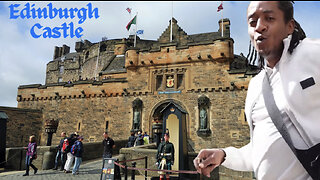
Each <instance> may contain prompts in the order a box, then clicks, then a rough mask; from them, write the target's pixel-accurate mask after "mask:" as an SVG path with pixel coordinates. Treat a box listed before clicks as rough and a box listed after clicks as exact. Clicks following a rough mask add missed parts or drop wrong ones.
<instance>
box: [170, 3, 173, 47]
mask: <svg viewBox="0 0 320 180" xmlns="http://www.w3.org/2000/svg"><path fill="white" fill-rule="evenodd" d="M172 20H173V1H172V3H171V29H170V42H172V23H173V22H172Z"/></svg>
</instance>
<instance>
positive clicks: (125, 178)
mask: <svg viewBox="0 0 320 180" xmlns="http://www.w3.org/2000/svg"><path fill="white" fill-rule="evenodd" d="M124 180H128V166H127V165H125V166H124Z"/></svg>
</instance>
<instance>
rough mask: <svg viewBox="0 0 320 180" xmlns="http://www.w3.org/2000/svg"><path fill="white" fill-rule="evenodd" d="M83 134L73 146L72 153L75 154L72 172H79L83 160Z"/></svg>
mask: <svg viewBox="0 0 320 180" xmlns="http://www.w3.org/2000/svg"><path fill="white" fill-rule="evenodd" d="M82 141H83V136H79V137H78V140H77V141H76V142H75V143H74V145H73V146H74V147H73V148H71V152H72V154H73V155H74V156H75V161H74V166H73V170H72V174H73V175H76V174H79V168H80V164H81V162H82V153H83V144H82Z"/></svg>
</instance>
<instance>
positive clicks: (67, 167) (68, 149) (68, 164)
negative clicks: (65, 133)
mask: <svg viewBox="0 0 320 180" xmlns="http://www.w3.org/2000/svg"><path fill="white" fill-rule="evenodd" d="M76 140H77V135H76V134H74V133H72V134H71V135H70V137H68V138H67V139H66V140H65V141H64V142H67V144H68V145H67V147H66V149H65V150H64V153H66V154H67V161H66V164H65V165H64V172H65V173H71V171H70V168H71V166H72V163H73V161H74V156H73V154H72V153H71V147H72V145H73V144H74V143H75V142H76Z"/></svg>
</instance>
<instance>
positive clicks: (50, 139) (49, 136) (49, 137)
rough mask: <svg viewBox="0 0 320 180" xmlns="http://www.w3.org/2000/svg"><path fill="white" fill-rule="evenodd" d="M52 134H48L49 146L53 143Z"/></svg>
mask: <svg viewBox="0 0 320 180" xmlns="http://www.w3.org/2000/svg"><path fill="white" fill-rule="evenodd" d="M52 134H53V133H52V132H49V133H48V139H47V146H51V142H52Z"/></svg>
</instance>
